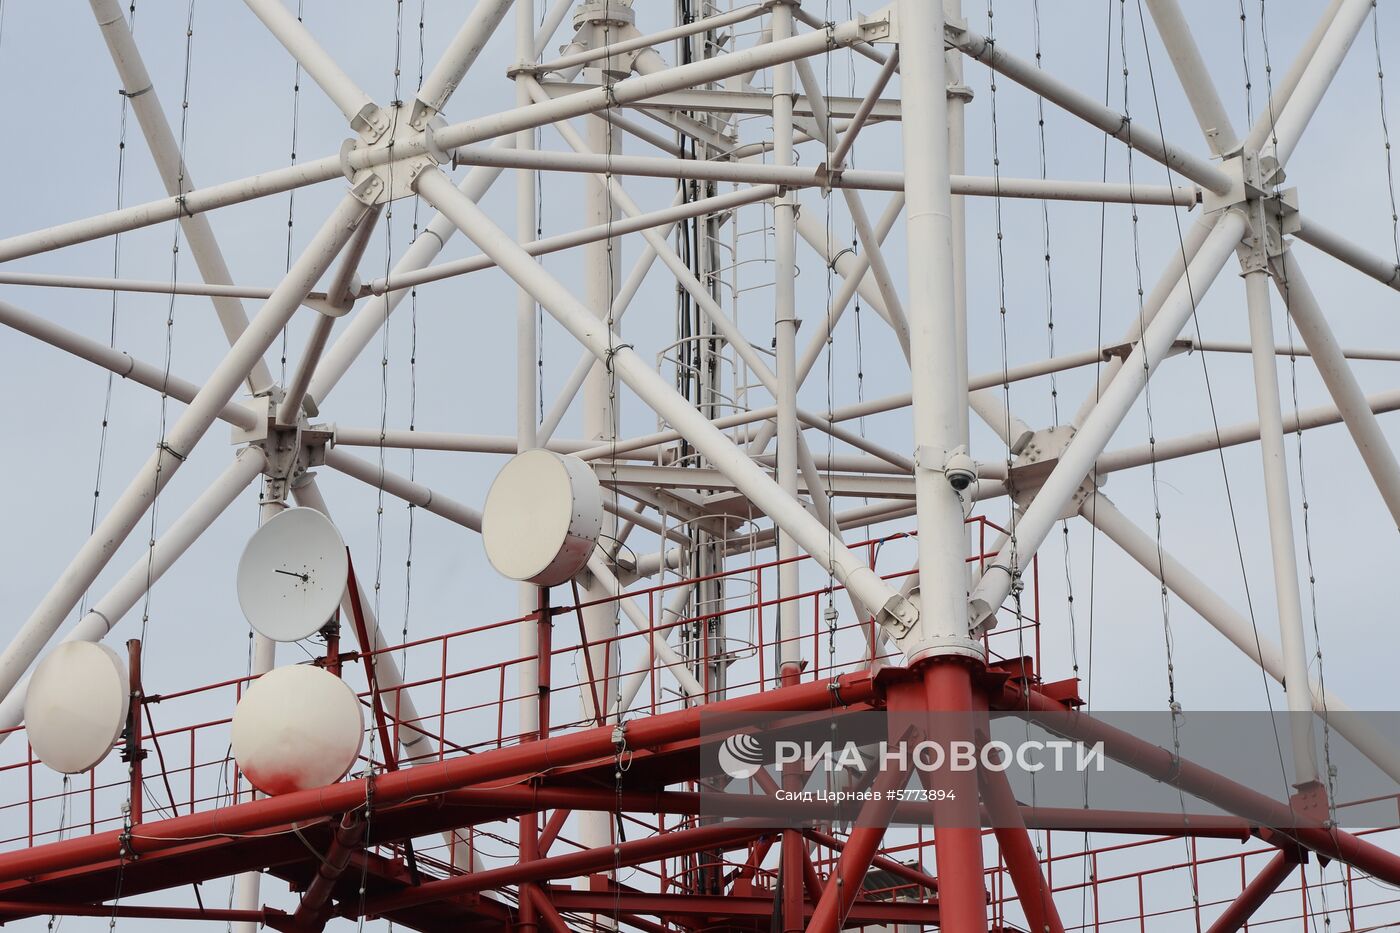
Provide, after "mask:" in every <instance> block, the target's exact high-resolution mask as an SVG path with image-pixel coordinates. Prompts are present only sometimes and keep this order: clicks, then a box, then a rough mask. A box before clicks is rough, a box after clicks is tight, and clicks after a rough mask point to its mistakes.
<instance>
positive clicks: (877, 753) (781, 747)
mask: <svg viewBox="0 0 1400 933" xmlns="http://www.w3.org/2000/svg"><path fill="white" fill-rule="evenodd" d="M716 754H717V757H718V759H719V766H720V768H721V769H722V770H723V771H724V773H725V774H728V775H729V776H730V777H732V778H734V779H735V780H740V781H742V780H746V779H747V778H751V777H753V776H754V775H755V774H757V773H758V772H759V771H760V770H762V768H763V766H764V764H765V763H766V760H767V756H766V755H765V754H764V750H763V743H761V742H760V741H759V740H758V738H756V737H755V736H753V735H752V734H750V733H747V732H736V733H734V734H732V735H730V736H729V737H728V738H726V739H725V740H724V741H723V742H722V743H720V746H719V749H718V751H717V753H716ZM773 765H774V766H775V767H778V768H783V767H784V766H787V765H796V766H798V767H800V768H801V769H803V770H804V771H807V772H811V771H814V770H824V771H828V772H831V771H861V772H864V771H868V770H871V769H874V770H879V771H884V770H895V769H897V770H899V771H905V772H907V771H911V770H913V771H924V772H941V771H975V770H977V769H979V768H981V769H984V770H987V771H1007V770H1009V769H1011V768H1013V767H1015V768H1016V769H1018V770H1020V771H1024V772H1029V773H1032V774H1034V773H1036V772H1039V771H1044V770H1046V769H1047V768H1049V769H1050V770H1053V771H1060V772H1063V771H1072V772H1080V773H1082V772H1085V771H1100V772H1101V771H1103V770H1104V747H1103V743H1102V742H1095V743H1093V744H1091V745H1086V744H1084V743H1082V742H1071V741H1068V740H1064V739H1059V740H1051V741H1045V742H1040V741H1035V740H1026V741H1022V742H1017V743H1015V744H1012V743H1008V742H998V741H991V742H986V743H983V744H980V745H978V744H976V743H973V742H967V741H953V742H949V743H947V745H946V746H945V745H944V744H942V743H940V742H934V741H919V742H898V743H894V744H890V743H887V742H884V741H880V742H875V743H860V742H856V741H847V742H831V741H824V742H811V741H806V742H793V741H777V742H775V743H773Z"/></svg>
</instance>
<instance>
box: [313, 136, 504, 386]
mask: <svg viewBox="0 0 1400 933" xmlns="http://www.w3.org/2000/svg"><path fill="white" fill-rule="evenodd" d="M514 144H515V141H514V139H504V140H500V141H498V143H497V145H499V146H512V145H514ZM500 174H501V170H500V169H496V168H483V169H479V170H474V171H470V172H468V173H467V176H466V177H465V178H463V179H462V190H463V191H466V192H467V194H468V195H469V196H472V197H478V198H479V197H483V196H484V195H485V194H486V192H487V191H488V190H490V188H491V184H492V183H493V182H494V181H495V180H496V179H497V178H498V177H500ZM456 232H457V228H456V227H454V226H452V223H451V222H450V221H448V220H447V219H445V218H443V217H441V216H434V217H433V218H432V220H430V221H428V225H427V227H425V228H424V229H423V232H422V233H420V234H419V235H418V238H417V239H415V240H414V241H413V242H412V243H411V244H409V247H408V249H406V250H404V254H403V256H402V257H401V258H400V259H399V261H398V262H396V263H395V264H394V268H393V269H392V270H391V271H390V273H389V281H390V282H392V283H394V288H393V289H392V290H390V289H389V287H388V286H387V285H386V286H385V287H384V288H383V289H381V290H380V291H381V292H382V293H381V294H377V295H376V296H375V297H374V298H372V299H370V300H369V301H367V302H366V303H365V306H364V307H363V308H361V309H360V312H359V314H356V315H355V316H354V317H353V318H352V319H351V321H350V323H349V324H348V325H346V327H345V330H343V331H341V333H340V337H339V338H338V339H337V340H336V342H335V343H334V344H332V345H331V348H330V350H329V351H327V353H326V355H325V356H324V357H322V359H321V362H320V363H319V364H318V365H317V367H316V373H315V375H314V376H312V377H311V386H310V388H309V389H308V390H307V391H308V393H309V394H310V396H311V398H312V400H313V401H315V402H316V404H317V405H320V404H321V403H322V402H324V401H325V400H326V396H327V395H329V394H330V393H331V390H332V389H334V388H335V386H336V383H338V382H339V381H340V379H341V377H342V376H344V375H345V373H346V371H347V370H348V369H349V368H350V364H351V363H353V362H355V360H356V359H357V358H358V357H359V355H360V354H361V353H363V352H364V349H365V347H367V346H369V345H370V343H371V342H373V340H374V336H375V334H377V333H379V329H380V328H381V327H382V326H383V325H384V322H385V321H386V320H387V319H388V317H389V315H390V314H393V313H394V309H395V308H397V307H398V306H399V302H400V301H402V300H403V299H404V296H405V295H407V294H408V288H407V287H403V288H400V287H398V279H399V277H400V276H407V275H408V274H410V273H413V272H417V271H418V270H420V269H422V268H423V267H425V266H427V265H428V264H429V263H430V262H432V261H433V260H434V259H436V258H437V255H438V253H440V252H442V248H443V246H444V245H446V243H447V241H448V240H449V239H450V238H451V237H452V235H453V234H454V233H456Z"/></svg>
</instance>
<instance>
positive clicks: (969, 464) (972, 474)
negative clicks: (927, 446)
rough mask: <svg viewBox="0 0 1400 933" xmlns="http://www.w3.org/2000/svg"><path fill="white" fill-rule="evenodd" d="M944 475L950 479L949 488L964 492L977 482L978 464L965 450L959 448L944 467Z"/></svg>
mask: <svg viewBox="0 0 1400 933" xmlns="http://www.w3.org/2000/svg"><path fill="white" fill-rule="evenodd" d="M943 475H944V476H946V477H947V478H948V485H949V486H952V487H953V489H954V490H956V491H957V492H962V491H963V490H964V489H966V488H967V487H969V486H971V485H972V484H973V483H974V482H976V481H977V464H976V463H974V462H973V460H972V458H971V457H969V456H968V455H967V452H966V451H965V450H962V449H961V448H959V449H958V450H956V451H954V452H953V454H952V455H951V456H950V457H949V458H948V462H947V463H945V464H944V465H943Z"/></svg>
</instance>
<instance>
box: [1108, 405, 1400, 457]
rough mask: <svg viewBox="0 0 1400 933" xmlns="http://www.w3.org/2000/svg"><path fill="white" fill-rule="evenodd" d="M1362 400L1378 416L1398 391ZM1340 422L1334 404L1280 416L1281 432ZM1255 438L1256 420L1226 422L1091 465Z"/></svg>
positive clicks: (1199, 449) (1185, 454)
mask: <svg viewBox="0 0 1400 933" xmlns="http://www.w3.org/2000/svg"><path fill="white" fill-rule="evenodd" d="M1363 403H1364V404H1365V405H1366V407H1367V408H1369V409H1370V410H1371V411H1372V412H1373V413H1375V414H1378V415H1379V414H1385V413H1386V412H1392V411H1400V390H1395V389H1392V390H1391V391H1389V392H1378V393H1376V394H1374V395H1368V396H1366V398H1365V399H1364V400H1363ZM1341 423H1342V413H1341V412H1340V411H1338V410H1337V406H1335V405H1318V406H1316V407H1314V408H1305V409H1303V410H1302V411H1300V412H1298V413H1297V414H1292V413H1290V414H1287V415H1284V418H1283V430H1284V432H1285V433H1287V432H1289V431H1298V430H1303V431H1309V430H1312V429H1313V428H1322V427H1326V426H1327V425H1332V424H1341ZM1257 440H1259V422H1257V421H1250V422H1247V423H1244V424H1234V425H1227V426H1225V427H1223V428H1220V429H1219V430H1218V431H1217V430H1207V431H1198V432H1196V433H1195V434H1186V435H1183V436H1181V437H1173V438H1169V439H1167V440H1160V441H1157V443H1155V444H1141V445H1138V446H1136V447H1125V448H1123V449H1121V450H1111V451H1109V452H1108V453H1105V454H1104V455H1103V456H1101V457H1099V459H1098V462H1097V463H1095V464H1094V468H1095V469H1096V470H1097V471H1098V472H1099V473H1116V472H1118V471H1120V470H1129V469H1132V468H1133V467H1140V466H1146V465H1147V464H1149V463H1154V462H1160V461H1163V460H1175V459H1177V458H1179V457H1189V456H1192V455H1193V454H1200V453H1206V452H1207V451H1215V450H1220V449H1223V448H1226V447H1237V446H1239V445H1240V444H1251V443H1253V442H1254V441H1257Z"/></svg>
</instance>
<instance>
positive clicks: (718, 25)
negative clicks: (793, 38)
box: [540, 3, 769, 73]
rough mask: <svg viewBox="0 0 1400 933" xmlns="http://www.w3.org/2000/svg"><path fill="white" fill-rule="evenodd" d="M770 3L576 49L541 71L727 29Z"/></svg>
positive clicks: (544, 65)
mask: <svg viewBox="0 0 1400 933" xmlns="http://www.w3.org/2000/svg"><path fill="white" fill-rule="evenodd" d="M768 7H769V4H767V3H755V4H752V5H750V6H741V7H738V8H737V9H733V10H730V11H728V12H725V13H719V14H716V15H715V16H704V17H699V18H697V19H693V20H691V21H690V22H688V23H683V24H681V25H679V26H672V27H671V28H670V29H662V30H660V31H658V32H652V33H647V34H646V35H637V36H635V37H633V38H630V39H623V40H621V41H619V42H610V43H608V44H607V45H602V46H599V47H597V48H592V49H587V50H585V51H582V52H575V53H573V54H571V55H565V56H563V57H561V58H556V59H553V60H552V61H547V62H545V63H544V64H543V65H541V66H540V71H541V73H545V72H551V71H566V70H568V69H570V68H578V67H580V66H582V65H587V64H588V63H589V62H596V61H597V60H598V59H600V58H611V57H613V56H615V55H622V54H624V53H627V52H637V51H641V50H643V49H649V48H651V47H652V46H656V45H661V44H662V43H664V42H671V41H673V40H675V39H681V38H684V37H686V36H693V35H695V34H696V33H697V32H708V31H710V30H712V29H723V28H724V27H725V26H733V25H734V24H735V23H742V22H745V21H747V20H751V19H753V18H754V17H756V16H761V15H762V14H763V13H764V12H765V11H766V10H767V9H768Z"/></svg>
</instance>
